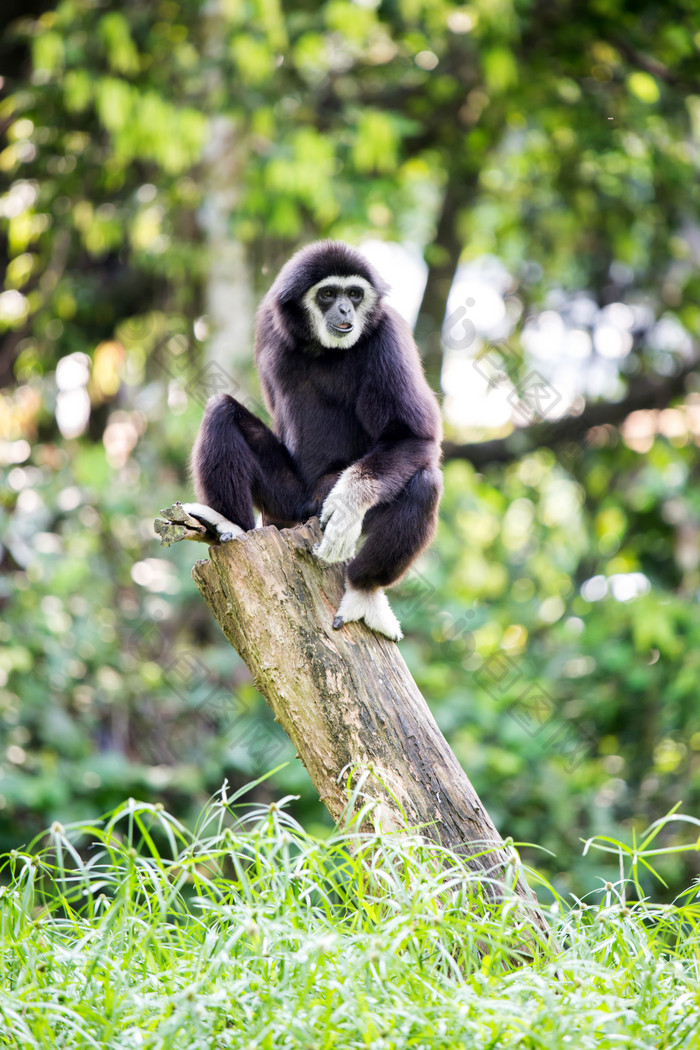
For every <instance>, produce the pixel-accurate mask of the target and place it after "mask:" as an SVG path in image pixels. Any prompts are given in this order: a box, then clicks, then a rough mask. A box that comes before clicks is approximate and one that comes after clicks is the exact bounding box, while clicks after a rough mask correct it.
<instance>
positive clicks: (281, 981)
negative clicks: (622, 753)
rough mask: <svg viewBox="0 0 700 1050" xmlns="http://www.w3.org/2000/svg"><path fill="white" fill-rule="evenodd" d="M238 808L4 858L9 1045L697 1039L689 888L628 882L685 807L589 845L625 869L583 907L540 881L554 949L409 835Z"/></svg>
mask: <svg viewBox="0 0 700 1050" xmlns="http://www.w3.org/2000/svg"><path fill="white" fill-rule="evenodd" d="M235 802H236V799H232V800H228V801H227V800H226V794H225V790H224V792H222V795H221V796H219V797H217V799H215V800H214V802H213V803H212V804H211V805H210V807H209V808H208V809H207V810H206V812H205V813H204V814H203V815H202V818H201V820H200V822H199V824H198V826H197V828H196V829H195V831H194V832H191V831H188V830H187V829H185V828H184V827H183V826H182V825H181V824H179V823H178V822H177V821H176V820H175V819H174V818H173V817H172V816H170V815H169V814H168V813H166V812H165V811H164V810H163V808H162V807H161V806H159V805H155V806H154V805H149V804H146V803H141V802H135V801H134V800H132V799H130V800H129V801H128V802H127V803H126V804H125V805H123V806H122V807H120V808H119V809H118V810H117V811H115V812H114V813H113V814H111V815H110V816H109V817H108V818H106V819H104V820H101V821H99V822H94V823H91V824H79V825H73V826H71V827H70V828H63V827H62V826H60V825H58V824H56V825H54V826H53V828H52V829H51V830H50V832H48V833H47V835H46V836H44V837H43V838H42V839H41V840H39V841H37V842H35V843H33V844H32V845H31V846H30V847H29V848H28V849H27V851H22V852H19V851H14V852H13V853H12V854H9V855H6V856H5V857H4V858H2V875H1V876H0V877H1V878H2V879H3V881H4V882H5V886H4V888H3V889H1V890H0V897H1V899H0V907H1V909H2V910H1V915H0V922H1V927H0V932H1V935H2V942H1V949H0V953H1V954H0V958H1V967H2V980H1V982H0V984H1V987H0V1019H1V1025H0V1046H3V1047H18V1048H19V1047H21V1048H23V1050H24V1048H32V1047H42V1048H43V1047H46V1048H52V1050H53V1048H54V1047H71V1048H72V1047H110V1048H111V1047H125V1048H127V1047H128V1048H133V1047H148V1048H166V1047H167V1048H179V1047H182V1048H183V1050H184V1048H187V1050H195V1048H200V1047H201V1048H206V1050H214V1048H224V1047H240V1048H253V1047H264V1048H271V1050H272V1048H274V1050H280V1048H286V1047H303V1048H310V1050H311V1048H313V1050H321V1048H326V1047H336V1048H354V1047H358V1048H359V1047H362V1048H376V1050H379V1048H386V1050H389V1048H396V1050H401V1048H404V1047H430V1048H433V1047H478V1048H492V1050H494V1048H501V1047H503V1048H506V1047H518V1048H538V1050H539V1048H555V1047H556V1048H560V1047H561V1048H564V1047H566V1048H571V1050H585V1048H588V1047H591V1048H593V1047H595V1048H607V1047H610V1048H616V1050H618V1048H621V1047H624V1048H626V1047H640V1048H641V1047H644V1048H668V1050H671V1048H680V1047H684V1048H685V1047H700V1024H699V1023H698V1017H699V1016H700V1014H699V1008H700V986H699V983H698V964H699V960H700V926H699V922H698V920H699V919H700V903H699V902H698V894H697V892H696V891H697V887H695V888H693V889H691V890H689V891H688V892H687V893H686V894H684V895H683V896H682V897H681V898H680V899H679V900H677V901H676V902H675V903H674V904H672V905H655V904H654V903H653V902H651V901H650V900H648V899H646V900H643V899H640V892H641V887H640V885H639V873H640V871H641V870H642V869H644V868H645V866H649V865H653V863H654V859H653V858H654V856H655V855H656V854H657V853H658V850H656V849H655V836H656V834H657V832H658V831H659V830H660V829H661V827H663V826H664V824H665V823H667V822H668V821H670V820H681V819H685V820H688V821H690V818H681V817H677V816H669V817H668V818H665V820H664V821H662V822H659V823H658V825H657V826H655V827H654V828H652V830H651V831H650V832H649V834H648V835H647V836H646V838H645V839H644V840H643V841H642V842H641V843H640V844H639V845H637V846H636V848H631V847H626V846H624V845H622V844H620V843H614V842H611V841H608V840H601V841H598V842H594V843H592V845H593V846H597V847H599V848H602V849H606V850H613V851H614V852H616V853H617V854H618V855H619V857H620V864H621V871H622V875H621V878H620V881H619V882H618V883H616V884H614V885H612V884H610V883H608V884H606V885H605V886H602V887H601V891H600V893H599V894H597V895H596V897H595V899H593V898H591V900H590V901H588V902H580V901H577V902H573V904H572V905H570V904H568V903H565V902H564V901H562V900H561V899H559V898H557V896H556V894H554V892H553V891H552V890H551V888H547V887H546V886H544V885H543V884H542V883H541V882H540V885H539V886H538V889H539V891H540V897H541V899H544V898H546V899H547V900H549V901H551V905H547V906H546V910H547V916H548V919H549V921H550V922H551V926H552V930H553V932H554V934H555V937H556V941H557V942H558V944H554V943H552V942H548V941H547V939H546V938H543V937H541V936H540V937H537V938H533V935H532V933H531V932H528V931H530V927H529V925H528V921H527V914H526V913H525V912H524V911H523V909H522V908H521V907H520V906H519V905H518V903H517V900H516V898H514V897H513V896H512V895H511V894H509V893H503V894H501V897H500V900H499V901H498V902H495V901H494V900H493V894H492V893H489V892H488V890H489V887H486V888H484V887H483V886H480V885H479V884H478V882H477V881H476V880H475V878H474V876H473V875H471V874H470V873H469V871H468V869H467V868H466V867H465V865H464V861H463V858H460V857H459V856H457V855H455V854H451V853H449V852H447V851H446V850H443V849H440V848H438V847H436V846H432V845H430V844H426V843H425V841H423V840H421V839H420V838H418V837H417V836H413V835H409V834H406V835H402V836H396V835H393V836H391V835H381V834H376V835H366V834H365V835H363V834H359V833H358V832H357V831H356V830H354V829H355V828H356V827H357V826H358V825H357V824H356V823H355V824H352V825H351V826H350V827H349V828H345V829H344V830H342V831H340V830H339V831H337V832H336V833H335V834H334V835H333V836H332V837H330V838H329V839H326V840H319V839H316V838H313V837H311V836H309V835H307V834H306V833H305V832H304V831H303V829H302V828H301V827H299V825H298V824H297V823H296V822H295V821H294V820H293V819H292V818H291V817H290V816H289V815H288V814H287V813H286V812H285V809H284V804H285V800H282V801H281V802H280V803H279V804H277V805H273V806H270V807H259V808H257V809H255V810H253V811H252V812H247V814H246V815H245V816H240V815H237V812H238V811H237V809H236V806H235V805H234V803H235ZM691 824H698V822H697V821H691ZM689 830H690V831H691V832H693V833H694V834H696V833H697V828H695V829H693V828H692V826H690V825H689ZM685 848H687V849H692V850H694V849H697V844H696V843H692V844H690V845H688V846H687V847H685ZM529 878H530V881H531V883H534V882H535V876H534V875H533V873H532V872H530V873H529ZM523 949H527V951H528V953H529V954H527V955H526V956H525V957H522V955H523Z"/></svg>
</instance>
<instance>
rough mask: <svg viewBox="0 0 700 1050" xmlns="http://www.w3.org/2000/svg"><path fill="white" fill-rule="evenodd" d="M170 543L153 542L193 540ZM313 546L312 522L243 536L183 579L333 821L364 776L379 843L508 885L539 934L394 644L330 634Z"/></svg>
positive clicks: (328, 595)
mask: <svg viewBox="0 0 700 1050" xmlns="http://www.w3.org/2000/svg"><path fill="white" fill-rule="evenodd" d="M177 506H178V505H176V507H177ZM172 510H175V508H171V511H172ZM163 513H164V514H166V515H168V512H167V511H165V512H163ZM170 516H171V518H172V517H173V515H170ZM174 517H175V518H176V519H177V520H178V521H181V520H182V516H181V514H180V515H179V516H178V512H176V513H175V515H174ZM159 531H160V533H161V535H163V528H162V527H161V528H160V529H159ZM190 531H191V530H190ZM182 532H183V535H181V536H173V535H172V534H171V533H168V534H167V538H166V539H165V540H164V542H166V543H167V542H174V541H175V540H176V539H179V538H194V537H192V536H191V535H188V534H187V533H185V529H184V528H182ZM196 538H197V539H200V538H201V536H199V535H198V536H197V537H196ZM320 539H321V529H320V525H319V522H318V519H317V518H312V519H311V520H310V521H309V522H307V523H306V524H305V525H299V526H297V527H296V528H293V529H283V530H281V531H280V530H278V529H277V528H275V527H274V526H267V527H266V528H261V529H255V530H253V531H251V532H247V533H246V534H245V535H244V536H241V537H239V538H237V539H235V540H232V541H231V542H229V543H226V544H221V545H216V544H212V546H211V547H210V550H209V558H208V559H207V560H203V561H198V562H197V563H196V564H195V566H194V569H193V572H192V575H193V578H194V581H195V583H196V585H197V587H198V588H199V590H200V591H201V593H202V595H203V597H204V599H205V601H206V602H207V604H208V605H209V608H210V609H211V611H212V613H213V614H214V616H215V618H216V620H217V622H218V624H219V626H220V627H221V629H222V630H223V632H224V634H225V635H226V637H227V639H228V640H229V642H230V643H231V645H232V646H233V647H234V649H236V651H237V652H238V653H239V655H240V656H241V658H242V659H243V660H244V662H245V663H246V665H247V666H248V668H249V670H250V672H251V674H252V676H253V680H254V682H255V684H256V686H257V688H258V689H259V690H260V692H261V693H262V695H263V696H264V697H265V699H266V701H267V703H268V704H269V706H270V707H271V708H272V711H273V712H274V715H275V719H276V720H277V721H278V722H280V724H281V725H282V726H283V728H284V729H285V731H286V732H287V734H288V735H289V737H290V738H291V740H292V743H293V744H294V746H295V747H296V750H297V753H298V755H299V758H300V759H301V761H302V762H303V763H304V765H305V767H306V769H307V770H308V773H309V776H310V777H311V780H312V781H313V784H314V786H315V788H316V790H317V791H318V793H319V795H320V797H321V799H322V801H323V803H324V804H325V806H326V807H327V809H328V811H329V813H330V814H331V816H332V817H333V819H334V820H335V821H339V820H341V818H342V817H343V814H344V812H345V811H346V809H347V806H348V792H347V781H348V779H349V778H350V779H351V780H352V779H353V776H354V777H356V776H357V775H359V774H362V773H364V775H365V778H366V779H365V784H364V789H363V791H364V795H365V797H366V796H367V795H371V797H373V798H375V799H376V800H377V803H378V807H379V810H378V812H379V820H380V824H381V827H382V829H383V830H384V831H389V830H405V829H406V828H411V829H414V830H416V831H417V832H419V833H420V834H422V835H423V836H425V837H426V838H429V839H432V840H434V841H436V842H439V843H441V844H442V845H444V846H446V847H448V848H449V849H451V850H452V851H454V852H457V853H460V854H463V855H464V856H465V858H467V863H468V865H469V867H470V868H471V869H472V870H474V871H475V872H476V873H477V874H478V875H479V876H480V878H482V879H483V880H484V886H485V887H486V892H487V893H493V892H494V890H493V887H494V886H497V885H498V884H499V883H503V884H504V886H505V882H509V884H510V885H511V886H513V884H515V886H514V888H515V892H516V893H517V894H519V895H520V897H521V898H522V899H523V903H524V904H525V905H526V908H527V911H528V912H529V914H530V916H531V918H532V920H533V923H534V925H535V926H537V927H539V928H540V929H541V930H546V929H547V926H546V923H545V920H544V918H543V916H542V915H541V914H540V912H539V911H538V909H537V906H536V902H535V899H534V897H533V895H532V893H531V891H530V890H529V888H528V887H527V885H526V884H525V882H524V880H523V879H522V876H520V875H518V873H517V867H516V868H515V869H514V856H513V854H512V852H511V851H509V850H508V848H507V847H506V846H505V844H504V842H503V840H502V839H501V837H500V835H499V834H498V832H497V830H496V828H495V827H494V825H493V822H492V821H491V819H490V817H489V815H488V813H487V812H486V810H485V808H484V806H483V805H482V803H481V801H480V800H479V797H478V795H477V794H476V792H475V790H474V788H473V787H472V785H471V783H470V781H469V779H468V777H467V775H466V774H465V773H464V771H463V770H462V768H461V766H460V765H459V763H458V761H457V759H456V758H455V756H454V754H453V752H452V750H451V749H450V747H449V745H448V744H447V741H446V740H445V738H444V736H443V735H442V733H441V732H440V730H439V728H438V726H437V723H436V722H435V719H434V718H433V716H432V714H431V712H430V710H429V708H428V705H427V704H426V702H425V700H424V699H423V697H422V696H421V694H420V692H419V690H418V687H417V686H416V684H415V682H414V681H413V678H412V677H411V674H410V673H409V671H408V668H407V667H406V664H405V663H404V661H403V658H402V657H401V654H400V652H399V650H398V647H397V646H396V644H395V643H393V642H390V641H389V640H388V639H386V638H383V637H381V636H380V635H376V634H374V633H373V632H372V631H370V630H369V629H368V628H367V627H365V625H364V624H359V623H352V624H348V625H346V626H345V627H343V628H342V629H341V630H340V631H334V630H333V628H332V626H331V624H332V621H333V615H334V613H335V610H336V609H337V607H338V604H339V602H340V598H341V595H342V593H343V568H342V566H340V565H335V566H325V565H323V564H322V563H321V562H319V560H318V559H317V558H316V557H315V555H314V554H313V550H312V548H313V545H314V543H317V542H318V541H319V540H320ZM509 873H510V874H509Z"/></svg>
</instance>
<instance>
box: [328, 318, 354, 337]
mask: <svg viewBox="0 0 700 1050" xmlns="http://www.w3.org/2000/svg"><path fill="white" fill-rule="evenodd" d="M330 327H331V328H332V329H333V330H334V331H336V332H340V334H341V335H347V334H348V332H352V330H353V328H354V327H355V325H354V324H350V322H349V321H346V322H345V323H344V324H333V322H332V321H331V324H330Z"/></svg>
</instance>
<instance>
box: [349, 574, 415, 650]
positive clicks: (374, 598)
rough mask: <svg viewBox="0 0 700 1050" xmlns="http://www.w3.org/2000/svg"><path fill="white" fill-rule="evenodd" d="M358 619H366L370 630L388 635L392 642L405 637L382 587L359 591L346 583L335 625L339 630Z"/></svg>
mask: <svg viewBox="0 0 700 1050" xmlns="http://www.w3.org/2000/svg"><path fill="white" fill-rule="evenodd" d="M356 620H364V621H365V623H366V624H367V626H368V627H369V628H370V630H372V631H377V632H378V633H379V634H384V635H386V637H387V638H391V640H392V642H399V641H401V639H402V638H403V631H402V630H401V624H400V623H399V621H398V620H397V619H396V617H395V616H394V614H393V612H392V611H391V606H390V605H389V599H388V598H387V596H386V594H385V593H384V591H383V590H382V589H381V587H378V588H377V589H376V590H375V591H358V590H356V589H355V588H354V587H352V586H351V585H350V584H349V583H346V585H345V594H344V595H343V599H342V601H341V603H340V605H339V606H338V611H337V613H336V614H335V619H334V620H333V627H334V628H335V630H336V631H337V630H339V629H340V628H341V627H343V626H344V625H345V624H346V623H354V622H355V621H356Z"/></svg>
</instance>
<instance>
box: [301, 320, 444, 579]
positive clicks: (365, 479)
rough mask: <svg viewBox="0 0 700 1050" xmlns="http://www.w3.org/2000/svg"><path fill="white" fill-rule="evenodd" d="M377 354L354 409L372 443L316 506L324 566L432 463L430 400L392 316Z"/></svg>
mask: <svg viewBox="0 0 700 1050" xmlns="http://www.w3.org/2000/svg"><path fill="white" fill-rule="evenodd" d="M392 314H393V311H392ZM377 351H378V352H377V368H376V369H373V370H372V374H371V375H370V376H369V377H368V379H367V381H366V382H365V385H364V387H363V389H362V391H361V393H360V397H359V398H358V404H357V412H358V416H359V418H360V422H361V423H362V425H363V426H364V428H365V429H366V430H367V432H368V433H369V434H370V435H372V437H374V438H375V440H376V443H375V445H374V447H373V448H371V449H370V451H369V452H367V453H366V454H365V455H364V456H363V457H362V458H361V459H358V460H357V462H355V463H353V464H352V465H351V466H349V467H347V468H346V469H345V470H344V471H343V473H342V474H341V475H340V477H339V479H338V481H337V482H336V484H335V485H334V487H333V489H332V490H331V492H330V493H329V494H328V496H327V498H326V500H325V502H324V504H323V508H322V511H321V524H322V525H325V532H324V538H323V541H322V543H321V545H320V547H319V549H318V551H317V553H318V555H319V557H321V558H323V559H324V560H326V561H343V560H345V559H347V558H350V557H352V555H353V554H354V553H355V549H356V546H357V542H358V540H359V538H360V534H361V532H362V523H363V520H364V516H365V514H366V513H367V511H368V510H369V509H370V508H371V507H374V506H375V505H376V504H377V503H386V502H388V501H389V500H391V499H393V498H394V497H395V496H397V495H398V494H399V493H400V492H401V490H402V489H403V488H404V487H405V486H406V484H407V483H408V482H409V480H410V479H411V478H412V477H413V475H414V474H416V473H417V472H418V471H419V470H423V469H425V468H436V467H437V466H438V465H439V461H440V440H441V436H442V435H441V425H440V411H439V408H438V405H437V400H436V398H435V396H434V394H433V393H432V391H431V390H430V388H429V387H428V384H427V382H426V380H425V377H424V375H423V370H422V367H421V364H420V358H419V357H418V351H417V349H416V346H415V343H414V342H413V337H412V335H411V333H410V331H409V329H408V327H407V326H406V325H405V324H404V322H403V321H401V319H400V318H398V315H396V317H393V316H392V315H391V314H390V315H389V317H388V318H387V323H386V325H385V326H384V327H383V328H382V329H381V330H380V332H379V333H378V347H377Z"/></svg>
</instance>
